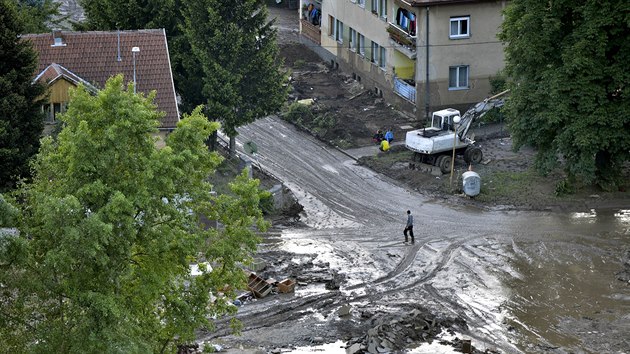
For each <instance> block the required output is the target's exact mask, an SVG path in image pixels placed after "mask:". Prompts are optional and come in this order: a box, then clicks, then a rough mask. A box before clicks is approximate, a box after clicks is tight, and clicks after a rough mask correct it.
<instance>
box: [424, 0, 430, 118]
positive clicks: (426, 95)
mask: <svg viewBox="0 0 630 354" xmlns="http://www.w3.org/2000/svg"><path fill="white" fill-rule="evenodd" d="M426 27H427V28H426V34H425V36H426V49H427V51H426V55H425V61H426V68H425V79H424V85H425V90H424V114H425V118H426V119H427V121H428V120H429V118H431V116H430V114H431V112H429V100H430V99H431V93H430V92H429V7H428V6H427V18H426Z"/></svg>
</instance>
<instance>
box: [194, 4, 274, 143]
mask: <svg viewBox="0 0 630 354" xmlns="http://www.w3.org/2000/svg"><path fill="white" fill-rule="evenodd" d="M183 5H184V7H183V9H182V11H183V14H184V19H185V25H184V33H185V34H186V37H187V38H188V40H189V42H190V45H191V47H192V49H193V54H194V55H195V57H196V59H197V61H198V62H199V65H200V66H201V67H202V68H203V73H204V75H203V95H204V97H205V98H206V99H207V102H206V109H207V114H208V116H209V117H210V118H214V119H217V120H219V121H220V122H221V123H222V127H223V129H224V131H225V133H226V134H227V135H228V136H229V137H230V151H232V152H233V151H234V138H235V137H236V136H237V134H238V133H237V131H236V128H238V127H239V126H242V125H245V124H248V123H251V122H253V121H254V120H256V119H258V118H260V117H263V116H265V115H268V114H271V113H273V112H276V111H277V110H278V109H279V108H280V107H281V106H282V104H283V103H284V101H285V99H286V93H287V89H286V87H285V85H284V83H285V82H284V81H285V80H284V75H283V74H282V73H281V72H280V62H279V61H278V46H277V43H276V36H277V31H276V30H275V29H274V28H272V24H273V22H268V21H267V14H268V11H267V6H266V5H265V1H264V0H244V1H238V2H225V1H220V0H199V1H188V2H185V3H184V4H183Z"/></svg>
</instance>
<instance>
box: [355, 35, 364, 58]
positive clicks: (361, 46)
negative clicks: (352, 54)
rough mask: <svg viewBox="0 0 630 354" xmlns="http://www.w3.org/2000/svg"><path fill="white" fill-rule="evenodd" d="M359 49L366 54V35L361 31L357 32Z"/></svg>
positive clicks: (360, 52)
mask: <svg viewBox="0 0 630 354" xmlns="http://www.w3.org/2000/svg"><path fill="white" fill-rule="evenodd" d="M357 37H358V40H357V45H358V47H357V51H358V52H359V54H361V55H365V37H364V36H363V35H362V34H361V33H357Z"/></svg>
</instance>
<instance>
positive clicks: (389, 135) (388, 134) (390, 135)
mask: <svg viewBox="0 0 630 354" xmlns="http://www.w3.org/2000/svg"><path fill="white" fill-rule="evenodd" d="M385 140H387V142H388V143H390V144H391V143H392V141H393V140H394V133H392V129H391V128H390V129H387V132H386V133H385Z"/></svg>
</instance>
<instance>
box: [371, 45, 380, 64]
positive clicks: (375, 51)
mask: <svg viewBox="0 0 630 354" xmlns="http://www.w3.org/2000/svg"><path fill="white" fill-rule="evenodd" d="M378 55H379V45H378V43H376V42H374V41H372V53H371V54H370V56H371V58H370V60H371V61H372V63H374V64H376V65H378Z"/></svg>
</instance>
